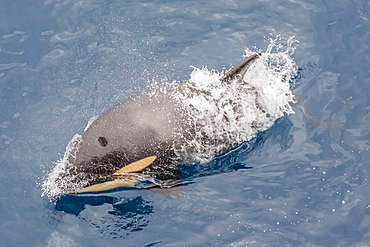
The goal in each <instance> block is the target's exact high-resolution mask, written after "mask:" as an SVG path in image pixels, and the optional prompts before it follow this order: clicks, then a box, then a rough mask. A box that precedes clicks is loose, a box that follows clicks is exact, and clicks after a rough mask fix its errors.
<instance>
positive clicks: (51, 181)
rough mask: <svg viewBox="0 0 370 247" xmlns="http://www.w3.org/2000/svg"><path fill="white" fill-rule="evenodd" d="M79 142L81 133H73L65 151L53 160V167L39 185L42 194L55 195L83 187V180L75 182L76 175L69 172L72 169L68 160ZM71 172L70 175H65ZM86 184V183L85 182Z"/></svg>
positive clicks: (75, 150)
mask: <svg viewBox="0 0 370 247" xmlns="http://www.w3.org/2000/svg"><path fill="white" fill-rule="evenodd" d="M80 142H81V135H79V134H75V135H74V136H73V138H72V140H71V141H70V142H69V143H68V145H67V147H66V152H65V153H64V156H63V158H62V159H60V160H59V161H57V162H55V167H54V169H53V170H52V172H51V173H50V174H49V175H48V177H47V178H46V179H45V180H44V182H43V183H42V185H41V189H42V196H45V195H47V196H49V197H52V196H56V195H60V194H63V193H66V192H68V191H74V190H76V189H78V188H80V187H83V186H84V185H83V184H82V183H83V181H81V180H80V179H78V180H79V182H78V183H76V176H75V175H73V174H72V173H70V171H71V170H72V169H73V167H72V166H73V164H71V163H70V162H69V160H68V159H69V158H70V157H75V154H76V152H77V150H78V148H77V147H78V144H79V143H80ZM68 174H71V175H70V176H66V175H68ZM85 186H86V184H85Z"/></svg>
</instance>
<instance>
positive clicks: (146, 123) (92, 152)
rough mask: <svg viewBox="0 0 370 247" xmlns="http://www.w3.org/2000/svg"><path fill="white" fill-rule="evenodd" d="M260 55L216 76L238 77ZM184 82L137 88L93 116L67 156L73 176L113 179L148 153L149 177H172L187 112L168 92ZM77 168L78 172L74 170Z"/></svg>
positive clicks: (90, 179) (188, 129) (184, 133)
mask: <svg viewBox="0 0 370 247" xmlns="http://www.w3.org/2000/svg"><path fill="white" fill-rule="evenodd" d="M259 56H260V54H254V55H252V56H250V57H248V58H246V59H244V60H243V61H242V62H241V63H239V64H238V65H236V66H235V67H233V68H232V69H231V70H230V71H229V72H228V73H227V74H226V75H225V76H223V77H222V78H221V79H220V80H221V81H230V80H235V79H237V80H242V78H243V76H244V74H245V73H246V71H247V70H248V69H249V67H250V66H251V65H252V64H253V62H254V61H255V60H256V59H257V58H258V57H259ZM183 87H187V84H186V83H178V84H171V85H169V86H166V87H164V88H159V89H157V90H154V91H151V92H148V93H144V94H140V95H138V96H135V97H133V98H131V99H129V100H127V101H124V102H122V103H120V104H118V105H116V106H114V107H112V108H111V109H110V110H108V111H106V112H105V113H103V114H102V115H101V116H99V117H98V118H97V119H96V120H95V121H94V122H93V123H92V124H91V125H90V126H89V127H88V128H87V129H86V130H85V131H84V133H83V135H82V137H81V142H80V143H79V144H78V150H77V151H76V152H75V155H71V156H70V157H69V158H68V160H69V163H70V164H71V166H73V169H72V168H71V169H70V171H69V173H67V174H65V176H69V175H70V174H71V173H75V175H76V174H77V175H76V180H78V179H87V180H88V185H92V184H97V183H102V182H105V181H108V180H111V179H113V177H112V174H113V173H114V172H116V171H117V170H119V169H120V168H122V167H124V166H125V165H128V164H130V163H132V162H135V161H138V160H141V159H143V158H146V157H149V156H156V157H157V159H156V160H155V161H154V162H153V164H152V165H150V166H149V167H147V168H146V169H144V170H143V172H144V173H145V172H150V174H151V175H153V174H154V175H153V176H154V177H155V178H159V179H164V180H166V179H171V178H178V176H179V175H178V173H177V172H176V169H175V165H176V164H178V163H179V162H180V163H181V162H182V160H179V157H177V155H176V152H175V148H176V147H177V146H180V145H185V144H186V142H185V140H188V139H190V138H191V134H192V133H191V132H192V128H191V126H189V117H191V116H189V115H187V114H188V113H186V112H185V111H184V109H183V106H182V105H181V102H180V101H178V100H176V99H175V98H174V97H173V96H171V95H173V92H176V91H179V90H180V91H181V90H183V89H182V88H183ZM80 173H81V174H83V176H82V175H81V176H82V177H83V178H79V177H78V176H79V175H78V174H80Z"/></svg>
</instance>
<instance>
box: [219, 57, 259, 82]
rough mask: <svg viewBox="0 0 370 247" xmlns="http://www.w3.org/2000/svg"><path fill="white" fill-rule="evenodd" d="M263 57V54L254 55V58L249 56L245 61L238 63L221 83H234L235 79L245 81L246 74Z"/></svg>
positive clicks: (222, 78)
mask: <svg viewBox="0 0 370 247" xmlns="http://www.w3.org/2000/svg"><path fill="white" fill-rule="evenodd" d="M260 56H261V53H256V54H253V55H252V56H249V57H247V58H245V59H244V60H243V61H241V62H240V63H238V64H237V65H236V66H234V67H233V68H231V69H230V70H229V72H227V74H226V75H224V76H223V77H221V79H220V81H225V82H227V81H232V80H234V79H235V78H239V79H243V77H244V75H245V73H246V72H247V70H248V69H249V67H250V66H251V65H252V64H253V62H254V61H255V60H256V59H257V58H259V57H260Z"/></svg>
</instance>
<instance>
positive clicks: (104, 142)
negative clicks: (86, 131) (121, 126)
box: [98, 136, 108, 147]
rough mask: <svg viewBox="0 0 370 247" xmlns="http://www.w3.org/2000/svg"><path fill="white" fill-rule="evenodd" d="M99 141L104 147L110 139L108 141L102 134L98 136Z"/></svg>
mask: <svg viewBox="0 0 370 247" xmlns="http://www.w3.org/2000/svg"><path fill="white" fill-rule="evenodd" d="M98 142H99V143H100V145H102V147H105V146H107V145H108V141H107V139H105V137H102V136H100V137H99V138H98Z"/></svg>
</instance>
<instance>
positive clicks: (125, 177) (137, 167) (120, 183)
mask: <svg viewBox="0 0 370 247" xmlns="http://www.w3.org/2000/svg"><path fill="white" fill-rule="evenodd" d="M156 159H157V156H150V157H147V158H144V159H141V160H139V161H136V162H134V163H131V164H129V165H127V166H125V167H122V168H121V169H119V170H118V171H116V172H115V173H113V175H114V176H119V178H117V179H114V180H112V181H108V182H104V183H100V184H94V185H91V186H88V187H86V188H83V189H81V190H79V191H71V192H69V193H83V192H97V191H104V190H111V189H114V188H119V187H135V184H136V183H137V182H140V181H144V180H145V179H143V178H141V177H140V176H139V175H137V174H135V173H132V172H137V171H141V170H143V169H144V168H146V167H147V166H149V165H150V164H152V163H153V161H154V160H156ZM128 173H132V174H128Z"/></svg>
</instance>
